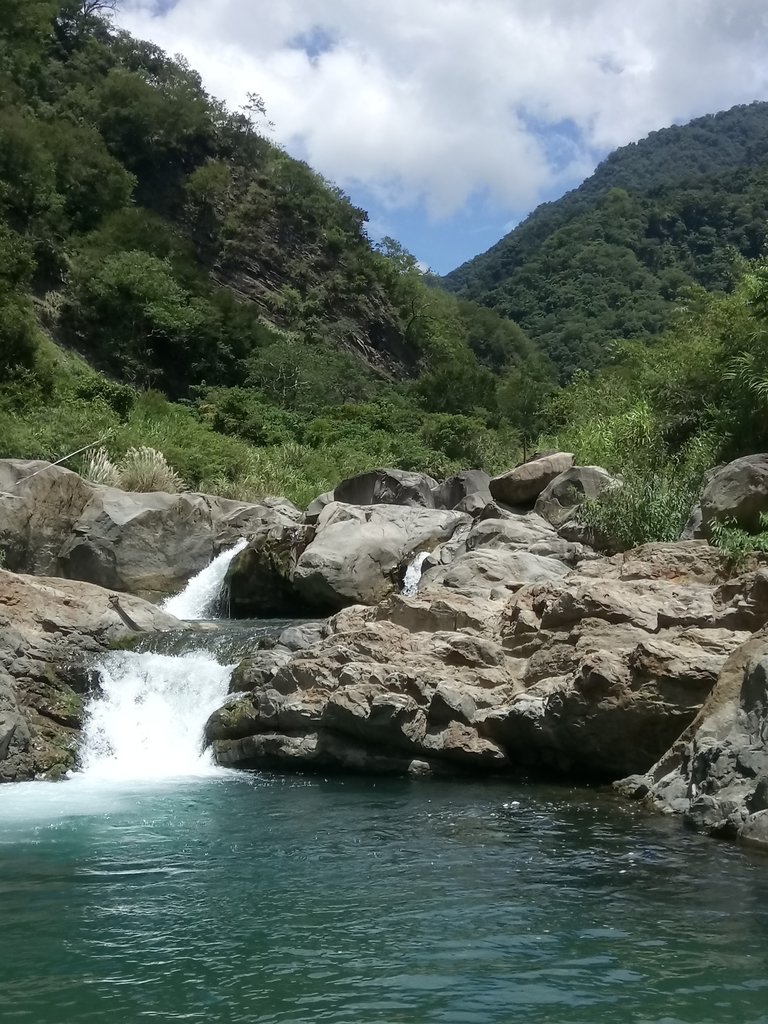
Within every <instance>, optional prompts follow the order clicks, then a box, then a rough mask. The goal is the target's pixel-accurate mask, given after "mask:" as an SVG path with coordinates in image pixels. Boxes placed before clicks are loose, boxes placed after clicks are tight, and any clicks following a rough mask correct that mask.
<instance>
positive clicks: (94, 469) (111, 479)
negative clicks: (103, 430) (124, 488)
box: [80, 448, 120, 487]
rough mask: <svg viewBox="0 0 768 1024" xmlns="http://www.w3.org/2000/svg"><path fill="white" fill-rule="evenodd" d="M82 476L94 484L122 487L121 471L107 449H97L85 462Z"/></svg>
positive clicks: (81, 470) (81, 472)
mask: <svg viewBox="0 0 768 1024" xmlns="http://www.w3.org/2000/svg"><path fill="white" fill-rule="evenodd" d="M80 475H81V476H84V477H85V478H86V480H90V481H91V482H92V483H94V484H107V485H108V486H109V487H119V486H120V470H119V469H118V468H117V466H116V465H115V464H114V462H113V461H112V460H111V459H110V457H109V452H108V451H107V449H106V448H97V449H96V450H95V451H94V452H91V454H90V455H89V456H88V457H87V458H86V459H85V460H84V461H83V465H82V467H81V469H80Z"/></svg>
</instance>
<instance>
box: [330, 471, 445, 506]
mask: <svg viewBox="0 0 768 1024" xmlns="http://www.w3.org/2000/svg"><path fill="white" fill-rule="evenodd" d="M437 486H438V483H437V480H433V479H432V477H431V476H427V475H426V473H407V472H405V471H404V470H402V469H372V470H369V471H368V472H366V473H360V474H358V475H357V476H353V477H350V478H349V479H348V480H342V482H341V483H340V484H339V485H338V487H336V488H335V490H334V492H333V497H334V500H335V501H343V502H346V503H347V504H350V505H406V506H411V507H417V508H434V507H435V499H434V496H433V492H434V491H435V490H436V488H437Z"/></svg>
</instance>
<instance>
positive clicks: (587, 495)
mask: <svg viewBox="0 0 768 1024" xmlns="http://www.w3.org/2000/svg"><path fill="white" fill-rule="evenodd" d="M616 486H620V484H619V481H618V480H616V479H615V478H614V477H612V476H611V474H610V473H609V472H608V471H607V470H605V469H603V468H602V467H600V466H572V467H571V469H567V470H566V471H565V472H564V473H560V475H559V476H556V477H555V479H554V480H551V481H550V482H549V483H548V484H547V486H546V487H545V488H544V490H543V491H542V492H541V494H540V495H539V496H538V498H537V499H536V504H535V506H534V511H535V512H536V513H537V514H538V515H540V516H541V517H542V518H543V519H546V520H547V522H550V523H552V525H553V526H562V524H563V523H564V522H565V521H566V520H567V519H570V518H571V516H572V515H573V514H574V512H575V511H576V509H577V508H578V506H579V505H582V504H583V503H584V502H585V501H592V500H593V499H595V498H597V497H599V496H600V495H601V494H602V493H603V492H604V491H607V490H610V489H611V488H612V487H616Z"/></svg>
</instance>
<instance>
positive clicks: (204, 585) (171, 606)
mask: <svg viewBox="0 0 768 1024" xmlns="http://www.w3.org/2000/svg"><path fill="white" fill-rule="evenodd" d="M247 544H248V541H247V540H245V539H244V538H243V539H241V540H239V541H238V542H237V544H235V546H234V547H233V548H229V549H228V550H227V551H222V552H221V554H220V555H217V556H216V558H214V560H213V561H212V562H211V563H210V564H209V565H207V566H206V567H205V568H204V569H202V570H201V571H200V572H199V573H198V574H197V576H193V577H192V579H191V580H190V581H189V582H188V583H187V585H186V587H184V589H183V590H182V591H181V592H180V593H178V594H174V595H173V597H169V598H167V600H165V601H164V602H163V609H164V610H165V611H167V612H170V614H171V615H175V616H176V618H177V619H205V618H208V617H209V616H212V615H213V614H215V611H216V603H217V601H218V599H219V596H220V594H221V587H222V584H223V583H224V577H225V576H226V575H227V569H228V568H229V565H230V562H231V561H232V559H233V558H234V557H235V555H236V554H238V552H240V551H242V550H243V548H244V547H245V546H246V545H247Z"/></svg>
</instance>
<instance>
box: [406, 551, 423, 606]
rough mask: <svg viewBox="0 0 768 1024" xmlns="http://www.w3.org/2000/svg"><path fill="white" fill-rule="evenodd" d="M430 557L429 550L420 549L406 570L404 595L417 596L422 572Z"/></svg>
mask: <svg viewBox="0 0 768 1024" xmlns="http://www.w3.org/2000/svg"><path fill="white" fill-rule="evenodd" d="M428 558H429V551H420V552H419V553H418V555H416V557H415V558H414V559H413V560H412V561H411V563H410V565H409V566H408V568H407V569H406V570H405V576H404V577H403V589H402V593H403V596H404V597H415V596H416V594H417V593H418V590H419V581H420V580H421V573H422V570H423V568H424V563H425V562H426V560H427V559H428Z"/></svg>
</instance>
